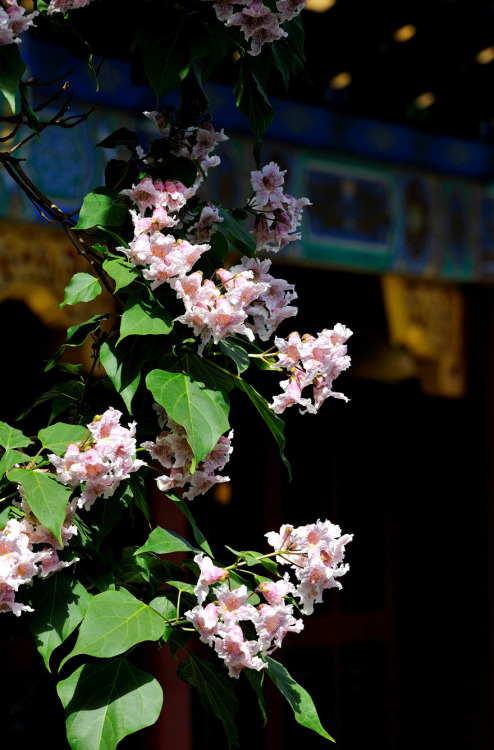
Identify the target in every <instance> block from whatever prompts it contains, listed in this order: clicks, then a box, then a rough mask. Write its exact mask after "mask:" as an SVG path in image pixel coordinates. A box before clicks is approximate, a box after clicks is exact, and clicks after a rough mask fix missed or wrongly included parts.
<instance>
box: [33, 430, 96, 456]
mask: <svg viewBox="0 0 494 750" xmlns="http://www.w3.org/2000/svg"><path fill="white" fill-rule="evenodd" d="M87 435H88V429H87V427H84V426H83V425H78V424H65V422H57V423H56V424H52V425H51V426H50V427H45V429H44V430H40V431H39V432H38V438H39V440H40V441H41V445H42V446H43V448H46V449H47V450H49V451H52V453H55V454H56V455H57V456H62V455H63V454H64V453H65V451H66V450H67V446H68V445H69V443H80V442H81V440H82V439H83V438H84V437H86V436H87Z"/></svg>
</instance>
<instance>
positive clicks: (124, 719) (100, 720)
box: [57, 659, 163, 750]
mask: <svg viewBox="0 0 494 750" xmlns="http://www.w3.org/2000/svg"><path fill="white" fill-rule="evenodd" d="M57 692H58V695H59V697H60V700H61V701H62V704H63V707H64V709H65V719H66V725H67V739H68V741H69V744H70V747H71V748H72V750H89V748H90V749H91V750H115V748H116V746H117V744H118V743H119V742H120V740H122V739H123V738H124V737H126V736H127V735H128V734H132V733H133V732H137V731H139V730H140V729H143V728H144V727H148V726H150V725H151V724H154V722H155V721H156V720H157V718H158V716H159V715H160V712H161V707H162V705H163V691H162V689H161V687H160V685H159V683H158V682H157V680H155V679H154V677H152V676H151V675H150V674H147V673H146V672H143V671H142V670H141V669H138V668H137V667H135V666H134V665H133V664H130V663H129V662H127V661H126V660H125V659H112V660H111V661H103V662H96V663H93V664H84V665H83V666H82V667H79V669H77V670H76V671H75V672H74V673H73V674H71V675H70V677H67V679H66V680H62V681H61V682H59V683H58V685H57Z"/></svg>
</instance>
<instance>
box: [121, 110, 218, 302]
mask: <svg viewBox="0 0 494 750" xmlns="http://www.w3.org/2000/svg"><path fill="white" fill-rule="evenodd" d="M145 114H147V115H148V116H149V117H150V118H151V119H152V120H153V121H154V122H155V123H156V125H157V126H158V128H159V130H160V132H161V134H162V135H164V136H165V137H166V138H167V139H168V141H169V148H170V151H171V153H172V154H173V155H174V156H180V157H187V158H189V159H191V160H192V161H193V162H194V163H195V164H196V166H197V176H196V180H195V182H194V184H193V185H192V186H190V187H186V186H185V185H184V184H183V183H182V182H180V181H179V180H167V181H166V182H163V181H162V180H154V181H153V180H152V179H151V178H150V177H144V178H143V179H142V180H140V182H139V183H138V184H137V185H133V186H132V188H128V189H126V190H122V191H121V195H124V196H126V197H127V198H129V199H130V200H131V201H132V202H133V203H134V204H135V205H136V206H137V209H138V210H137V211H135V210H132V209H131V211H130V214H131V217H132V222H133V224H134V237H133V239H132V241H131V242H130V245H129V247H128V248H126V247H118V248H117V250H119V251H120V252H122V253H124V254H125V255H126V256H127V258H128V259H129V260H130V262H131V263H132V264H133V265H135V266H145V268H144V269H143V271H142V275H143V277H144V278H145V279H147V280H148V281H150V282H151V288H152V289H156V288H157V287H158V286H161V284H164V283H165V282H166V281H169V280H170V279H173V278H176V277H179V278H182V277H184V276H185V275H186V274H187V273H188V272H189V271H190V270H191V269H192V266H193V265H194V264H195V263H196V261H197V260H198V259H199V258H200V257H201V255H202V254H203V253H204V252H206V251H207V250H209V249H210V245H208V244H207V242H204V241H206V240H208V239H209V238H210V236H211V234H212V233H213V232H214V231H215V229H216V227H215V224H217V223H219V222H220V221H222V219H221V218H220V216H219V214H218V211H217V209H215V208H214V207H213V206H212V205H211V204H207V205H205V206H203V208H202V210H201V212H200V215H199V216H197V214H195V213H194V214H190V213H188V209H187V207H186V203H187V201H189V199H190V198H192V197H193V196H194V195H195V193H196V192H197V190H198V188H199V186H200V184H201V182H202V180H203V177H204V176H205V175H207V172H208V169H209V168H210V167H214V166H217V165H218V164H219V163H220V159H219V157H218V156H216V155H214V156H211V152H212V150H213V149H214V148H215V146H216V145H217V144H218V143H219V142H221V141H224V140H227V136H226V135H225V134H224V133H223V131H221V132H216V131H215V130H214V128H213V126H212V125H211V123H210V122H207V121H206V122H204V123H202V124H201V126H200V127H193V128H189V129H188V130H186V131H185V132H184V131H181V130H179V129H178V128H176V127H172V125H171V124H170V123H169V122H168V120H166V119H164V116H163V115H160V114H159V113H157V112H147V113H145ZM142 156H143V158H144V161H148V160H147V159H146V157H145V155H144V154H142ZM163 229H164V230H169V233H167V234H163V233H162V231H161V230H163ZM171 230H175V234H172V233H171ZM179 233H181V234H185V235H186V237H180V236H176V235H178V234H179Z"/></svg>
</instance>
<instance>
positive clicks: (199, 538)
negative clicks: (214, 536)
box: [166, 492, 214, 557]
mask: <svg viewBox="0 0 494 750" xmlns="http://www.w3.org/2000/svg"><path fill="white" fill-rule="evenodd" d="M166 496H167V497H168V498H170V500H173V502H174V503H175V505H177V506H178V507H179V508H180V510H181V511H182V513H183V514H184V516H185V517H186V519H187V520H188V522H189V523H190V525H191V526H192V533H193V534H194V539H195V540H196V542H197V544H198V545H199V547H200V548H201V549H203V550H204V552H206V553H207V554H208V555H209V556H210V557H214V555H213V553H212V552H211V547H210V546H209V544H208V542H207V540H206V537H205V536H204V534H203V533H202V531H201V530H200V529H199V528H198V527H197V524H196V522H195V519H194V516H193V515H192V513H191V512H190V510H189V507H188V505H187V503H186V502H185V501H184V500H182V499H181V498H179V497H177V495H175V494H174V493H173V492H167V493H166Z"/></svg>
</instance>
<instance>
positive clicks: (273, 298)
mask: <svg viewBox="0 0 494 750" xmlns="http://www.w3.org/2000/svg"><path fill="white" fill-rule="evenodd" d="M270 267H271V261H270V260H269V259H265V260H262V261H261V260H258V259H257V258H246V257H243V258H241V260H240V263H238V264H237V265H235V266H231V267H230V269H228V270H226V269H224V268H221V269H219V271H217V275H218V276H219V277H220V279H221V281H222V282H223V286H224V288H225V290H226V292H225V295H224V296H225V297H226V298H227V299H229V300H230V302H231V304H232V305H234V306H235V307H236V309H241V310H242V312H243V313H244V315H245V317H246V318H247V320H246V327H247V328H248V329H249V331H252V333H255V334H257V335H258V336H259V338H260V339H261V340H262V341H267V340H268V339H269V338H270V337H271V335H272V334H273V333H274V331H275V330H276V329H277V327H278V326H279V324H280V323H281V322H282V321H283V320H286V319H287V318H291V317H293V316H294V315H296V314H297V308H296V307H293V305H290V302H293V300H295V299H297V293H296V292H295V287H294V285H293V284H289V283H288V282H287V281H285V280H284V279H277V278H275V277H274V276H272V275H271V274H270V273H268V271H269V269H270ZM244 333H245V331H244ZM248 335H250V334H248Z"/></svg>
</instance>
